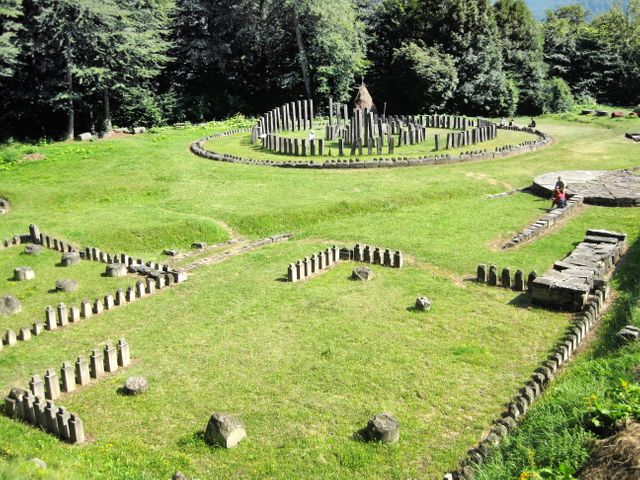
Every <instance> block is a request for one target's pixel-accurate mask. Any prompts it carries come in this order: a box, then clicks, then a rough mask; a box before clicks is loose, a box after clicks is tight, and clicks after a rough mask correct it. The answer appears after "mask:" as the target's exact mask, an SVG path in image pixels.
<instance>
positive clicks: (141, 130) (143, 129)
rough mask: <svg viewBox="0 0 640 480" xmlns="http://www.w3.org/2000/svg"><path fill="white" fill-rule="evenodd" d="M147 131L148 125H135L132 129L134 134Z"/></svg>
mask: <svg viewBox="0 0 640 480" xmlns="http://www.w3.org/2000/svg"><path fill="white" fill-rule="evenodd" d="M146 131H147V128H146V127H133V128H132V129H131V133H133V134H134V135H140V134H141V133H145V132H146Z"/></svg>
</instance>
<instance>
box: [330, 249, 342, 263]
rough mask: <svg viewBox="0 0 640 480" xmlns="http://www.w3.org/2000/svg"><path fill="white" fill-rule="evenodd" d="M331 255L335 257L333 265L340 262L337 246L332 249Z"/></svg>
mask: <svg viewBox="0 0 640 480" xmlns="http://www.w3.org/2000/svg"><path fill="white" fill-rule="evenodd" d="M331 253H332V255H333V263H337V262H338V261H339V260H340V256H339V251H338V247H336V246H335V245H334V246H333V247H331Z"/></svg>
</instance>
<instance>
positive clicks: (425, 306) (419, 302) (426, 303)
mask: <svg viewBox="0 0 640 480" xmlns="http://www.w3.org/2000/svg"><path fill="white" fill-rule="evenodd" d="M415 309H416V310H419V311H421V312H428V311H429V310H431V300H430V299H429V298H427V297H418V298H417V299H416V305H415Z"/></svg>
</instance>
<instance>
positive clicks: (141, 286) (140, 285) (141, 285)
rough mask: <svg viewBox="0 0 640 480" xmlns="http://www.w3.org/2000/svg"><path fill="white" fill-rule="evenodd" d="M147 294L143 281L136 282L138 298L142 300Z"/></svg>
mask: <svg viewBox="0 0 640 480" xmlns="http://www.w3.org/2000/svg"><path fill="white" fill-rule="evenodd" d="M146 294H147V292H146V286H145V284H144V282H143V281H142V280H139V281H137V282H136V297H138V298H142V297H144V296H145V295H146Z"/></svg>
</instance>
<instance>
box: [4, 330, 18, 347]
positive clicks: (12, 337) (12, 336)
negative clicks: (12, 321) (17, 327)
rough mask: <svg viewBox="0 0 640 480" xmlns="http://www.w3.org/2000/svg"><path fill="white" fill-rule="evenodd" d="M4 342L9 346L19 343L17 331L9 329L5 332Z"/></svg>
mask: <svg viewBox="0 0 640 480" xmlns="http://www.w3.org/2000/svg"><path fill="white" fill-rule="evenodd" d="M3 343H4V344H5V345H7V346H8V347H13V346H14V345H15V344H17V343H18V337H16V332H14V331H13V330H7V331H6V332H5V334H4V340H3Z"/></svg>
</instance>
